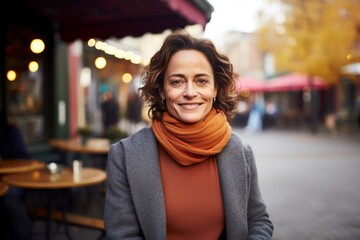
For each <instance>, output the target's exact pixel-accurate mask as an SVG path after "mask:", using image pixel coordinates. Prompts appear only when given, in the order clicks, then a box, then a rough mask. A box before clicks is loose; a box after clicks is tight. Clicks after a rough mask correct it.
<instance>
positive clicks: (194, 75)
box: [161, 50, 216, 123]
mask: <svg viewBox="0 0 360 240" xmlns="http://www.w3.org/2000/svg"><path fill="white" fill-rule="evenodd" d="M215 96H216V88H215V80H214V74H213V71H212V68H211V65H210V63H209V61H208V60H207V58H206V57H205V55H204V54H202V53H201V52H200V51H197V50H181V51H179V52H177V53H175V54H174V55H173V56H172V57H171V58H170V61H169V64H168V67H167V69H166V71H165V77H164V89H163V92H162V93H161V98H162V99H164V98H165V100H166V107H167V110H168V112H169V114H170V115H171V116H173V117H174V118H176V119H178V120H179V121H182V122H185V123H195V122H198V121H200V120H202V119H203V118H204V117H205V116H206V115H207V114H208V113H209V112H210V111H211V108H212V104H213V98H214V97H215Z"/></svg>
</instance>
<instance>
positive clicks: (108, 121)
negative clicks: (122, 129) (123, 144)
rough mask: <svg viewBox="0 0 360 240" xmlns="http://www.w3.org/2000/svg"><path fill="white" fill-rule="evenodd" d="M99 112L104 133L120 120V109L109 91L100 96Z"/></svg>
mask: <svg viewBox="0 0 360 240" xmlns="http://www.w3.org/2000/svg"><path fill="white" fill-rule="evenodd" d="M101 111H102V121H103V129H104V131H106V130H108V129H109V128H110V127H114V126H116V125H117V124H118V122H119V119H120V107H119V103H118V102H117V100H116V99H115V98H114V96H113V94H112V93H111V92H110V91H106V92H104V93H103V95H102V102H101Z"/></svg>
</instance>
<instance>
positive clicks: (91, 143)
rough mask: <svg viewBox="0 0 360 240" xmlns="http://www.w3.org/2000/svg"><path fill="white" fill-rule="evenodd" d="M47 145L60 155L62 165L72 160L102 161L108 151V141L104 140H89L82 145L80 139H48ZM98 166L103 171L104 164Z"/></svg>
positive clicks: (102, 162) (103, 162)
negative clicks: (98, 159)
mask: <svg viewBox="0 0 360 240" xmlns="http://www.w3.org/2000/svg"><path fill="white" fill-rule="evenodd" d="M49 145H50V146H52V147H53V148H55V149H57V150H59V151H60V152H61V153H62V159H63V160H62V161H63V162H64V163H68V160H72V159H79V160H81V161H82V162H84V160H86V159H91V160H94V159H97V158H100V159H101V160H104V159H106V156H107V154H108V152H109V149H110V142H109V140H108V139H104V138H90V139H88V141H87V143H86V144H83V143H82V142H81V140H80V139H50V140H49ZM70 158H72V159H70ZM92 163H93V164H95V163H96V162H92ZM100 164H101V167H100V168H102V169H105V164H106V162H105V161H101V162H100ZM87 166H94V165H87Z"/></svg>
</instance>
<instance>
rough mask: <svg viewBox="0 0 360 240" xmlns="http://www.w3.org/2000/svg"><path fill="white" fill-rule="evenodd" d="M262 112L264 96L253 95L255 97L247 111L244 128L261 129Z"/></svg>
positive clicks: (263, 109)
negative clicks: (247, 115)
mask: <svg viewBox="0 0 360 240" xmlns="http://www.w3.org/2000/svg"><path fill="white" fill-rule="evenodd" d="M264 112H265V106H264V98H263V97H262V96H259V95H255V99H254V102H253V104H252V106H251V110H250V113H249V118H248V122H247V125H246V130H248V131H250V132H259V131H261V130H262V129H263V118H264Z"/></svg>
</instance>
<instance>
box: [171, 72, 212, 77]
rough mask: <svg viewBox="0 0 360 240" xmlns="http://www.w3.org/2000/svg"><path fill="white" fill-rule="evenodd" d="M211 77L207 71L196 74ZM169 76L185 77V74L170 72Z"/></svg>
mask: <svg viewBox="0 0 360 240" xmlns="http://www.w3.org/2000/svg"><path fill="white" fill-rule="evenodd" d="M204 76H205V77H210V75H209V74H207V73H198V74H195V77H204ZM168 77H182V78H183V77H185V74H182V73H173V74H170V75H169V76H168Z"/></svg>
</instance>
